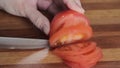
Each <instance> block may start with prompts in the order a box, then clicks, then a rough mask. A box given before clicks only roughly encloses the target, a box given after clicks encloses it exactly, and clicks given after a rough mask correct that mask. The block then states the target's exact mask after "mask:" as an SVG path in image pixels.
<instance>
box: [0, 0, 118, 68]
mask: <svg viewBox="0 0 120 68" xmlns="http://www.w3.org/2000/svg"><path fill="white" fill-rule="evenodd" d="M82 4H83V7H84V8H85V9H86V13H85V14H86V16H87V17H88V18H89V19H90V21H91V25H92V27H93V29H94V34H95V35H94V37H93V38H92V40H94V41H96V42H97V43H98V46H99V47H101V48H102V50H103V53H104V57H103V59H102V60H101V61H100V62H99V63H98V64H97V65H96V66H95V68H120V0H82ZM0 36H6V37H25V38H46V39H47V37H46V36H45V35H44V33H42V32H41V31H39V30H38V29H37V28H36V27H34V26H33V25H32V24H31V22H30V21H29V20H27V19H24V18H20V17H15V16H12V15H9V14H7V13H5V12H3V11H0ZM37 51H39V50H30V51H26V50H24V51H18V50H17V51H16V50H15V51H2V50H1V51H0V68H13V67H15V68H16V62H18V61H19V60H21V59H22V58H24V57H26V56H29V55H30V54H33V53H35V52H37ZM17 66H18V67H20V68H33V67H35V68H68V67H67V66H66V65H65V64H63V63H62V61H61V60H60V59H59V58H58V57H56V56H54V55H52V54H51V53H49V56H47V58H45V59H44V60H43V62H42V64H41V63H38V64H20V65H17ZM18 67H17V68H18Z"/></svg>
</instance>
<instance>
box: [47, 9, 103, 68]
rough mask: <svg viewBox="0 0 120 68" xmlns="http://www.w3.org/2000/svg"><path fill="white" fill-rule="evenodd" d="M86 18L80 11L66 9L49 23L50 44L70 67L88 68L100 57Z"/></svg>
mask: <svg viewBox="0 0 120 68" xmlns="http://www.w3.org/2000/svg"><path fill="white" fill-rule="evenodd" d="M92 35H93V33H92V28H91V27H90V25H89V21H88V19H87V18H86V17H85V16H84V15H83V14H81V13H78V12H75V11H72V10H68V11H64V12H61V13H59V14H57V15H56V16H55V18H54V19H53V21H52V23H51V31H50V39H49V42H50V46H51V48H54V49H53V50H52V52H53V53H54V54H55V55H57V56H59V57H61V58H62V59H63V60H64V62H65V63H66V64H67V65H68V66H70V67H72V68H90V67H92V66H94V65H95V64H96V62H97V61H99V60H100V59H101V57H102V52H101V49H100V48H99V47H97V46H96V43H95V42H92V41H88V40H89V39H90V38H91V37H92Z"/></svg>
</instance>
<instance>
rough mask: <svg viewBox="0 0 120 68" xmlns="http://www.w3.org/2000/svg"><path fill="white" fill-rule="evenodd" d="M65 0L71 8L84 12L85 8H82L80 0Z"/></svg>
mask: <svg viewBox="0 0 120 68" xmlns="http://www.w3.org/2000/svg"><path fill="white" fill-rule="evenodd" d="M63 1H64V3H65V4H66V5H67V6H68V8H69V9H71V10H74V11H77V12H80V13H83V14H84V12H85V10H84V9H83V8H82V5H81V3H80V0H63Z"/></svg>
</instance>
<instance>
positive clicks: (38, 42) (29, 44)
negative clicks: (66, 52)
mask: <svg viewBox="0 0 120 68" xmlns="http://www.w3.org/2000/svg"><path fill="white" fill-rule="evenodd" d="M45 47H48V40H45V39H29V38H12V37H0V49H39V48H45Z"/></svg>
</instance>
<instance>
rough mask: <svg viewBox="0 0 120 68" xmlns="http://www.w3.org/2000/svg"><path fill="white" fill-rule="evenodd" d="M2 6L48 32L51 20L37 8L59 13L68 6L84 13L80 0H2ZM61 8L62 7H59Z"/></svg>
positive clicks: (0, 3) (0, 2)
mask: <svg viewBox="0 0 120 68" xmlns="http://www.w3.org/2000/svg"><path fill="white" fill-rule="evenodd" d="M0 8H1V9H3V10H5V11H6V12H8V13H10V14H13V15H16V16H21V17H26V18H28V19H30V20H31V21H32V22H33V24H34V25H35V26H36V27H38V28H39V29H41V30H42V31H44V32H45V34H48V33H49V31H50V23H49V20H48V19H47V18H46V17H45V16H44V15H43V14H42V13H41V12H40V11H39V10H37V9H38V8H39V9H42V10H47V11H49V12H51V13H53V14H56V13H58V12H59V11H61V10H65V9H66V8H69V9H72V10H75V11H77V12H81V13H84V10H83V8H82V7H81V3H80V0H0ZM59 8H61V9H59Z"/></svg>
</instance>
